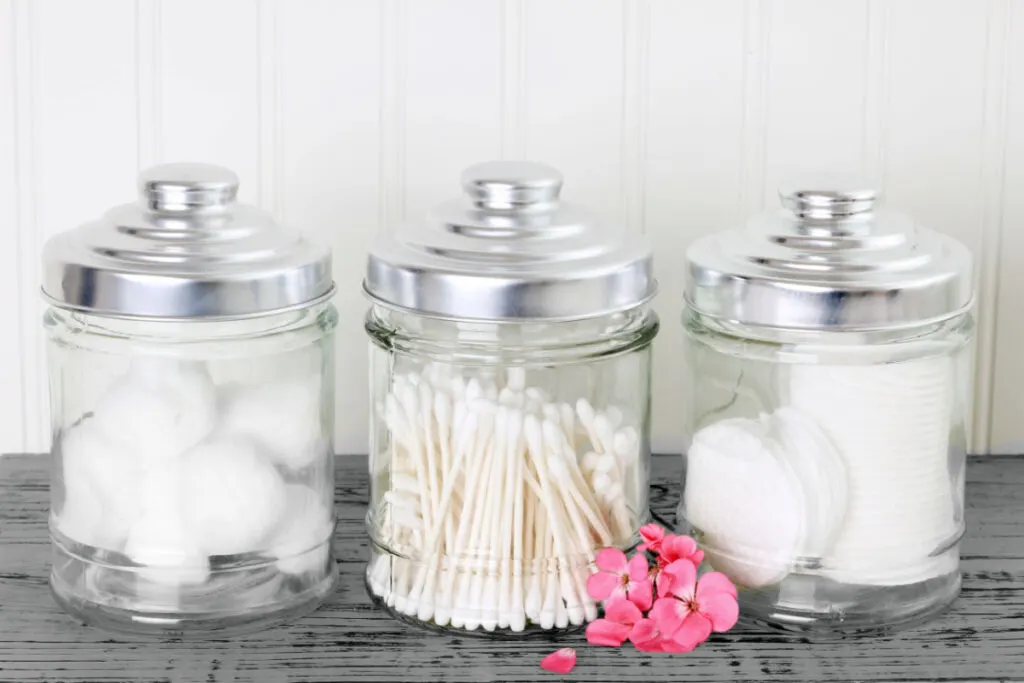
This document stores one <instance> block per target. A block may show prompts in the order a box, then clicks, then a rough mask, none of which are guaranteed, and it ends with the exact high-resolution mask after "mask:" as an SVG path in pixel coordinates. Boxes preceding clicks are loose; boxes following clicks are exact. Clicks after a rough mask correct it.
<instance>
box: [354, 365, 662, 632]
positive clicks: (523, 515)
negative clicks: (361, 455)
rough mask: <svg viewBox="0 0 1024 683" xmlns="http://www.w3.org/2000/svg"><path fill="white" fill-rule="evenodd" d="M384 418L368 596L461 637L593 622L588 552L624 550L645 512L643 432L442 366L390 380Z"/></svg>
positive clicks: (516, 373) (609, 414)
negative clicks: (461, 632) (386, 446)
mask: <svg viewBox="0 0 1024 683" xmlns="http://www.w3.org/2000/svg"><path fill="white" fill-rule="evenodd" d="M380 409H381V410H382V411H383V413H384V417H385V419H386V422H387V425H388V428H389V431H390V437H391V438H390V451H389V452H388V453H386V454H377V456H376V458H375V466H377V467H379V469H377V471H376V474H375V476H376V477H378V478H380V479H381V480H383V481H384V482H390V486H389V488H388V490H387V491H386V492H385V493H384V494H383V496H382V497H381V500H380V504H379V507H377V508H375V509H374V510H373V511H372V513H373V515H374V517H375V519H374V524H375V527H374V528H375V534H376V538H375V541H377V542H378V544H379V545H381V546H383V550H382V551H381V552H380V554H378V555H376V556H375V558H374V560H373V561H372V562H371V566H370V568H369V570H368V580H369V585H370V588H371V590H372V591H373V592H374V593H375V594H376V595H378V596H379V597H380V598H381V599H382V600H384V601H385V602H386V604H387V605H388V606H390V607H392V608H393V609H395V610H396V611H398V612H400V613H403V614H406V615H408V616H410V617H413V618H416V619H418V620H421V621H433V622H434V623H436V624H437V625H439V626H449V625H450V626H452V627H454V628H464V629H467V630H474V629H478V628H482V629H484V630H487V631H493V630H495V629H498V628H500V629H509V630H512V631H522V630H524V629H525V628H526V627H527V625H528V624H530V623H532V624H533V625H535V626H539V627H541V628H545V629H550V628H564V627H566V626H568V625H569V624H573V625H581V624H583V623H585V622H587V621H590V620H592V619H594V618H596V616H597V606H596V604H595V603H594V601H593V600H592V599H591V598H590V596H589V595H588V594H587V590H586V580H587V577H588V575H589V573H590V563H591V562H592V561H593V558H594V553H595V551H596V549H598V548H601V547H605V546H617V545H622V544H624V543H626V542H628V541H629V539H630V538H631V537H632V536H633V534H634V533H635V531H636V527H637V526H638V525H637V522H638V515H640V514H643V511H641V510H640V509H639V508H640V507H641V506H642V505H643V501H644V500H645V496H644V494H645V492H644V491H640V489H639V486H636V485H634V483H635V482H636V481H638V480H643V477H642V471H640V470H638V468H641V467H642V463H641V462H640V460H641V455H640V446H641V445H640V443H639V438H638V433H637V431H636V428H635V427H634V426H631V425H628V424H624V418H623V415H622V413H621V412H619V411H618V410H614V409H608V410H596V409H595V408H594V407H592V406H591V405H590V403H589V402H587V401H586V400H584V399H580V400H578V401H577V402H576V403H575V405H570V404H568V403H557V402H555V401H553V400H552V399H551V398H550V397H549V396H548V395H547V394H545V393H544V392H543V391H541V390H539V389H537V388H534V387H527V386H526V375H525V371H523V370H522V369H516V368H513V369H510V370H508V372H507V373H506V378H505V383H504V386H500V385H499V384H498V382H497V379H496V377H495V376H494V375H493V374H485V373H483V372H481V373H480V374H479V376H477V377H472V378H470V379H469V380H468V381H466V380H465V379H464V378H463V377H462V376H461V375H457V374H455V373H454V372H453V371H452V370H451V369H450V368H446V367H444V366H436V365H434V366H431V367H428V368H427V369H426V370H425V371H424V372H423V373H422V374H409V375H403V376H396V377H395V378H394V380H393V385H392V389H391V391H390V393H389V395H388V396H387V399H386V402H385V404H384V405H383V406H381V407H380ZM382 456H383V457H382ZM644 485H645V486H646V482H644ZM389 550H390V551H391V552H394V553H395V555H391V554H389V553H388V552H387V551H389ZM402 556H404V557H402ZM405 557H408V558H410V559H404V558H405Z"/></svg>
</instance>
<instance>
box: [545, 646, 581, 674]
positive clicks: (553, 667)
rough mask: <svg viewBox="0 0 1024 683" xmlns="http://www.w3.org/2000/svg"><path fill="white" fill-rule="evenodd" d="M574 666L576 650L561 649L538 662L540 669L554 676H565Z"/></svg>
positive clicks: (569, 648)
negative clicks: (554, 674)
mask: <svg viewBox="0 0 1024 683" xmlns="http://www.w3.org/2000/svg"><path fill="white" fill-rule="evenodd" d="M574 666H576V650H574V649H572V648H571V647H563V648H562V649H561V650H555V651H554V652H552V653H551V654H549V655H548V656H547V657H545V658H544V659H542V660H540V668H542V669H544V670H545V671H550V672H552V673H556V674H567V673H569V672H570V671H572V668H573V667H574Z"/></svg>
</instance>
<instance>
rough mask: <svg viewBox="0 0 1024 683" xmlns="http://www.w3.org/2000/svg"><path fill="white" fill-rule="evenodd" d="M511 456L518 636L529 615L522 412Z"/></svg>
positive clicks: (512, 434) (513, 618)
mask: <svg viewBox="0 0 1024 683" xmlns="http://www.w3.org/2000/svg"><path fill="white" fill-rule="evenodd" d="M509 443H510V448H509V454H510V456H511V457H512V459H513V462H514V465H515V474H514V475H513V476H512V480H513V481H514V482H515V502H514V507H513V510H512V572H513V574H512V591H511V600H510V605H509V614H508V625H509V627H510V628H511V629H512V630H513V631H516V632H519V631H523V630H524V629H525V628H526V612H525V607H524V603H523V599H524V598H523V578H524V577H523V508H524V506H525V505H526V496H527V492H526V484H525V482H524V481H523V469H524V465H523V461H524V460H525V457H526V454H525V453H524V452H523V450H524V446H525V443H524V441H523V414H522V413H521V412H518V411H517V413H516V414H515V417H514V419H513V420H511V421H510V429H509Z"/></svg>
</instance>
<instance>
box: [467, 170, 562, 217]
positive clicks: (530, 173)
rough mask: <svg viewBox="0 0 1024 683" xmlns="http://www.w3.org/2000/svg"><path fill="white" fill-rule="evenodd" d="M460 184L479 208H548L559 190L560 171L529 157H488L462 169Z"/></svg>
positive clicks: (560, 188) (560, 185) (552, 205)
mask: <svg viewBox="0 0 1024 683" xmlns="http://www.w3.org/2000/svg"><path fill="white" fill-rule="evenodd" d="M462 187H463V189H464V190H465V191H466V193H467V194H468V195H469V196H470V198H471V199H472V200H473V203H474V204H475V205H476V206H478V207H480V208H481V209H490V210H505V211H515V210H523V209H533V210H550V209H552V208H554V206H555V205H556V204H557V203H558V194H559V193H560V192H561V191H562V174H561V173H559V172H558V171H557V170H556V169H554V168H551V167H550V166H547V165H545V164H539V163H535V162H532V161H488V162H484V163H482V164H476V165H475V166H470V167H469V168H467V169H466V170H465V171H463V173H462Z"/></svg>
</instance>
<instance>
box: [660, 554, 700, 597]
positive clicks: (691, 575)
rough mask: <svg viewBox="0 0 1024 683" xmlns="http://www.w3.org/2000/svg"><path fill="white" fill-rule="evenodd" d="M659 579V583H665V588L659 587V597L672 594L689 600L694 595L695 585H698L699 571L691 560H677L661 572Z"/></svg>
mask: <svg viewBox="0 0 1024 683" xmlns="http://www.w3.org/2000/svg"><path fill="white" fill-rule="evenodd" d="M666 577H668V580H667V581H665V578H666ZM658 579H659V582H660V581H665V586H664V587H660V586H659V588H658V595H660V596H662V597H664V596H665V595H666V594H672V595H675V596H678V597H680V598H689V597H690V596H691V595H693V592H694V584H696V583H697V569H696V568H695V567H694V566H693V563H692V562H690V561H689V560H676V561H675V562H673V563H671V564H670V565H668V566H667V567H665V568H664V569H662V570H661V575H660V576H659V577H658Z"/></svg>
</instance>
